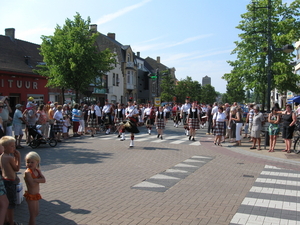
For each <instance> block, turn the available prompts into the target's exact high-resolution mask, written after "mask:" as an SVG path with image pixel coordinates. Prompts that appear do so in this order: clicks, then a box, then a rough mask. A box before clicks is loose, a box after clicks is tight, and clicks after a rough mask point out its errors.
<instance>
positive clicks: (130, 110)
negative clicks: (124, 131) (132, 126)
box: [125, 105, 139, 118]
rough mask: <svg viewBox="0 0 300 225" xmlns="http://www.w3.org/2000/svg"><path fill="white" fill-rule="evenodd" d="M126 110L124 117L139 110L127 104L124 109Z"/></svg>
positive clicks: (137, 112)
mask: <svg viewBox="0 0 300 225" xmlns="http://www.w3.org/2000/svg"><path fill="white" fill-rule="evenodd" d="M125 112H126V118H128V117H132V116H133V115H135V114H139V111H138V110H137V108H135V106H133V105H132V106H128V107H127V108H126V110H125Z"/></svg>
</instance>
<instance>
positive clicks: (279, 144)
mask: <svg viewBox="0 0 300 225" xmlns="http://www.w3.org/2000/svg"><path fill="white" fill-rule="evenodd" d="M249 140H250V139H249V138H243V139H242V145H241V146H233V144H234V143H229V140H228V139H226V142H225V143H223V146H224V147H230V148H239V149H242V150H244V151H248V152H252V153H256V154H259V155H264V156H271V157H276V158H280V159H287V160H293V161H297V162H299V163H300V154H295V153H294V151H293V149H294V142H293V141H294V139H292V146H291V153H286V152H282V150H284V149H285V143H284V140H283V139H282V137H281V134H280V136H278V138H277V141H276V145H275V150H274V152H269V146H265V137H264V136H262V137H261V150H257V149H250V147H251V146H252V142H249Z"/></svg>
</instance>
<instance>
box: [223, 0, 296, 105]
mask: <svg viewBox="0 0 300 225" xmlns="http://www.w3.org/2000/svg"><path fill="white" fill-rule="evenodd" d="M268 1H269V0H256V1H255V3H253V4H249V5H248V6H247V9H248V12H246V13H245V14H242V15H241V17H242V20H241V21H240V24H239V25H238V26H237V28H238V29H240V30H241V31H242V33H241V34H239V38H240V41H236V42H235V44H236V48H235V49H234V50H233V51H232V54H236V55H237V59H236V60H235V61H228V63H229V65H230V66H232V71H231V72H230V73H228V74H225V75H224V76H223V78H224V79H225V80H227V81H228V82H230V85H229V87H230V86H234V87H243V88H244V89H245V90H252V91H254V93H256V94H258V95H259V96H260V100H261V102H263V103H264V102H265V99H266V92H267V83H268V81H267V74H268V71H267V62H268V58H267V55H268V50H270V49H268V46H271V47H272V51H271V50H270V51H271V53H272V56H273V57H272V68H271V71H272V82H271V89H274V88H277V89H278V90H279V91H280V92H285V91H286V90H291V91H294V92H298V91H299V87H298V86H297V85H296V83H297V81H299V76H297V75H296V74H294V73H293V67H292V66H291V65H290V62H291V61H292V60H293V57H294V56H293V55H292V54H286V53H283V52H282V51H277V50H278V49H277V48H281V47H282V46H284V45H286V44H291V43H293V42H295V41H296V40H297V39H298V38H299V36H300V21H299V15H300V14H299V7H300V1H299V0H296V1H294V2H292V3H291V4H290V6H287V4H283V3H282V1H281V0H272V1H271V6H272V7H270V8H267V6H268ZM268 13H270V14H268ZM269 22H270V24H269V25H270V26H269V30H268V26H266V25H267V24H268V23H269ZM268 31H270V35H271V36H270V37H271V39H270V40H272V43H268ZM270 44H271V45H270ZM269 53H270V52H269ZM228 90H231V89H228ZM243 96H244V95H243ZM228 97H231V96H230V94H229V93H228ZM235 101H237V100H235Z"/></svg>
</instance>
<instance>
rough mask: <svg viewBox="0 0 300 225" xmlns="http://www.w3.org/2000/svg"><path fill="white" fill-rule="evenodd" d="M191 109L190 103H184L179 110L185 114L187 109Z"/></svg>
mask: <svg viewBox="0 0 300 225" xmlns="http://www.w3.org/2000/svg"><path fill="white" fill-rule="evenodd" d="M190 108H191V104H190V103H185V104H184V105H183V106H182V107H181V110H182V112H185V113H186V112H187V111H188V110H189V109H190Z"/></svg>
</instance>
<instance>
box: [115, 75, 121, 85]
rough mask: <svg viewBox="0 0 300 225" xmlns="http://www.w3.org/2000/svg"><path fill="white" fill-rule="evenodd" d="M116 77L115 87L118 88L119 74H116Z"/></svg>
mask: <svg viewBox="0 0 300 225" xmlns="http://www.w3.org/2000/svg"><path fill="white" fill-rule="evenodd" d="M116 75H117V77H116V85H117V86H119V83H120V80H119V74H116Z"/></svg>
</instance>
